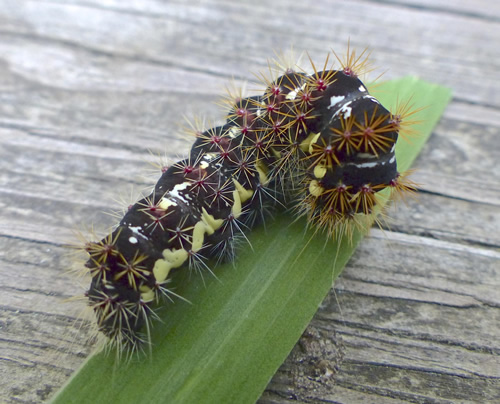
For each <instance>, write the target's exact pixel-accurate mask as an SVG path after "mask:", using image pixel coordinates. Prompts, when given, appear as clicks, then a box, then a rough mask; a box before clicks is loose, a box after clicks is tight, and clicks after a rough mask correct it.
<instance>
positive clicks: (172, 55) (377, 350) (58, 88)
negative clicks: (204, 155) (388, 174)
mask: <svg viewBox="0 0 500 404" xmlns="http://www.w3.org/2000/svg"><path fill="white" fill-rule="evenodd" d="M290 3H292V4H290ZM499 15H500V4H497V2H487V3H486V2H485V1H481V2H477V1H472V0H461V1H459V2H453V3H452V2H445V1H436V2H430V1H428V0H418V1H408V0H394V1H376V0H373V1H368V0H366V1H350V2H343V1H328V0H319V1H315V2H314V3H310V2H286V1H284V0H280V1H275V2H272V3H270V2H267V1H252V2H229V1H215V0H211V1H204V2H184V1H169V2H162V1H156V0H146V1H141V2H134V1H120V0H104V1H102V0H100V1H97V0H90V1H85V2H83V1H78V0H72V1H65V2H61V1H55V0H52V1H49V0H42V1H30V0H0V208H1V210H0V266H1V276H0V294H1V296H2V298H1V300H0V325H1V327H0V359H2V360H0V374H1V375H2V378H1V380H0V397H4V401H5V402H8V403H11V402H12V403H13V402H26V403H28V402H30V403H36V402H41V401H43V400H45V399H47V398H48V397H49V396H50V395H51V394H52V393H53V392H54V391H55V390H56V389H57V388H58V387H59V386H60V385H61V384H62V383H63V382H64V381H65V380H66V379H67V377H69V375H70V373H71V372H72V371H73V370H74V369H75V368H76V367H77V366H78V365H79V364H80V363H82V362H83V360H84V359H85V357H86V356H87V355H88V354H89V352H90V350H91V346H88V345H86V344H85V341H86V339H87V338H88V337H89V335H88V333H87V331H86V330H85V329H80V328H79V327H78V326H76V325H74V319H75V318H76V317H77V316H78V314H79V313H80V311H81V310H82V308H83V307H84V302H83V301H72V302H69V303H63V302H65V301H66V300H67V299H68V298H70V297H71V296H75V295H81V294H82V292H83V291H84V290H85V285H86V284H87V282H86V280H85V279H81V280H80V281H77V280H75V278H74V277H71V276H68V275H65V274H64V271H65V270H66V269H68V268H70V267H72V266H73V261H74V258H72V257H71V256H68V254H67V250H66V249H65V248H64V247H63V245H64V244H66V243H68V242H71V240H75V237H74V236H73V235H72V231H73V230H74V229H75V228H76V229H77V228H81V227H82V226H83V225H84V224H89V223H91V222H94V223H98V228H99V229H98V230H101V231H103V230H104V229H105V228H106V227H108V226H111V225H112V224H113V223H114V222H115V219H114V218H112V217H111V216H108V215H106V214H104V213H103V212H104V211H109V210H116V209H119V208H120V206H123V205H126V203H117V202H116V201H115V200H114V199H116V198H117V195H123V198H124V199H125V200H128V202H130V201H133V200H134V197H133V196H132V197H131V196H130V187H134V188H135V189H136V191H140V190H141V189H143V187H144V186H146V184H147V183H148V181H147V180H145V179H144V176H143V174H144V173H145V169H144V166H145V165H146V164H145V163H144V161H146V160H151V156H150V153H149V149H151V150H153V151H154V152H155V153H161V154H166V155H167V157H169V158H170V159H173V160H174V161H175V160H176V159H177V158H178V157H180V156H182V155H183V154H184V153H185V152H186V151H187V150H188V148H189V140H186V139H185V138H182V136H180V135H179V134H180V132H182V131H181V130H180V129H179V126H180V125H182V124H183V122H184V119H183V118H182V117H183V115H187V116H188V117H193V116H202V117H203V116H206V117H210V118H211V119H212V120H213V119H217V118H221V117H222V114H223V112H222V111H221V108H220V107H218V106H217V105H215V104H214V101H215V100H216V99H217V97H218V96H219V95H220V94H221V93H223V91H224V87H225V85H226V84H227V83H228V82H229V81H230V79H231V77H234V78H236V80H237V82H241V80H249V81H250V83H249V84H248V87H249V88H250V89H252V88H253V89H258V88H261V87H262V84H259V83H256V79H255V77H254V76H252V75H251V73H250V72H256V71H259V70H265V69H266V68H267V62H266V58H268V57H272V56H273V49H289V48H290V45H292V44H293V45H294V48H295V49H297V50H298V51H302V50H304V49H305V50H308V51H309V52H310V54H311V57H313V59H315V60H318V61H322V60H323V58H324V55H325V54H326V52H327V51H328V50H329V49H330V48H331V47H333V48H334V49H335V50H336V51H340V52H342V51H343V49H345V45H346V42H347V39H348V38H349V37H350V40H351V45H352V46H354V47H355V48H357V49H363V48H364V47H365V46H367V45H370V46H371V49H372V51H373V54H374V56H375V59H376V63H375V64H376V65H378V66H380V67H381V70H384V69H386V68H387V69H389V71H388V72H387V73H386V75H385V77H387V78H393V77H398V76H401V75H405V74H417V75H419V76H421V77H423V78H425V79H427V80H429V81H434V82H438V83H441V84H445V85H448V86H450V87H452V88H453V90H454V94H455V98H454V101H453V103H452V104H451V105H450V108H449V109H448V110H447V112H446V114H445V117H444V119H443V120H442V122H441V123H440V125H439V126H438V128H437V129H436V131H435V133H434V134H433V137H432V138H431V140H430V142H429V144H428V145H427V147H426V149H425V150H424V152H423V154H422V155H421V157H420V158H419V159H418V161H417V167H418V171H417V173H416V174H415V180H416V181H418V182H420V183H422V191H423V192H422V193H421V194H420V196H419V198H418V200H409V201H408V203H407V206H405V205H403V204H400V206H399V207H398V209H396V210H390V211H389V215H390V217H391V218H392V219H391V221H390V222H389V223H388V224H387V227H386V229H385V231H384V232H383V233H382V232H381V231H380V230H373V231H372V233H371V235H370V237H369V238H367V239H366V240H365V241H364V243H363V244H362V246H361V247H360V249H359V251H358V252H357V254H356V256H355V257H354V258H353V260H352V261H351V263H350V264H349V266H348V268H346V271H345V272H344V274H343V276H342V278H341V279H340V280H339V282H338V283H337V284H336V285H335V289H333V290H332V293H331V295H330V296H329V297H328V298H327V299H326V300H325V302H324V304H323V305H322V307H321V308H320V311H319V312H318V314H317V316H316V318H315V319H314V321H313V322H312V323H311V326H310V328H309V330H308V334H307V335H305V337H304V338H303V339H302V340H301V341H300V343H299V344H298V345H297V347H296V348H295V349H294V351H293V352H292V354H291V356H290V357H289V359H288V360H287V362H285V364H284V365H283V367H282V368H281V369H280V370H279V372H278V373H277V375H276V376H275V378H274V379H273V380H272V382H271V384H270V385H269V387H268V390H267V391H266V393H265V394H264V395H263V397H262V399H261V402H288V401H292V400H295V401H299V402H301V401H302V402H304V401H332V402H346V403H347V402H348V403H357V402H374V403H390V402H395V403H396V402H436V403H441V402H497V401H500V359H499V358H500V345H499V341H500V327H499V324H500V321H499V320H500V314H499V313H500V310H499V307H500V301H499V294H498V290H499V286H500V285H499V284H500V265H499V262H500V260H499V258H500V257H499V253H498V251H499V246H500V239H499V234H500V232H499V229H500V208H499V205H500V187H499V184H500V171H499V169H498V161H499V160H500V142H499V141H498V136H497V134H498V133H499V131H500V114H499V112H498V107H499V106H500V95H499V94H500V76H499V73H498V71H499V65H500V55H499V53H498V51H497V49H496V48H497V42H498V33H499V32H500V21H499V18H498V16H499ZM372 77H373V75H372ZM149 183H150V182H149ZM0 401H1V400H0Z"/></svg>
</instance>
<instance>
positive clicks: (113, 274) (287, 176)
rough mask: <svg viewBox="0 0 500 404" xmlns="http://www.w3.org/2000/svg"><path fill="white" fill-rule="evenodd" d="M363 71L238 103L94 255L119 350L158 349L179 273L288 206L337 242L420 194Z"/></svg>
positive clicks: (280, 87) (305, 79)
mask: <svg viewBox="0 0 500 404" xmlns="http://www.w3.org/2000/svg"><path fill="white" fill-rule="evenodd" d="M354 67H355V66H349V65H346V66H343V67H342V68H341V69H340V70H324V71H319V72H318V71H316V69H315V72H314V74H311V75H308V74H306V73H304V72H302V71H295V70H293V69H287V70H286V71H285V72H283V74H282V75H281V76H279V77H277V78H276V79H274V80H272V81H270V82H268V83H267V88H266V90H265V91H264V93H263V94H262V95H260V96H254V97H248V98H241V99H239V98H237V99H234V100H233V101H232V104H231V109H230V111H229V112H228V114H227V120H226V123H225V124H223V125H221V126H218V127H215V128H211V129H208V130H206V131H205V132H203V133H198V134H197V138H196V141H195V143H194V145H193V146H192V149H191V152H190V154H189V157H188V158H187V159H185V160H182V161H179V162H178V163H176V164H174V165H172V166H171V167H170V168H169V169H168V170H167V171H165V172H164V173H163V175H162V176H161V178H160V179H159V181H158V183H157V184H156V186H155V188H154V190H153V192H152V193H151V194H150V195H149V196H147V197H145V198H143V199H142V200H140V201H138V202H137V203H136V204H134V205H133V206H131V207H130V208H129V210H128V212H127V213H126V214H125V216H124V217H123V219H122V220H121V221H120V223H119V225H118V226H117V227H116V228H115V230H114V231H113V232H112V233H111V234H110V235H108V236H107V237H105V238H104V239H102V240H101V241H99V242H89V243H87V244H86V246H85V249H86V251H87V253H88V255H89V259H88V261H87V264H86V266H87V267H88V268H89V270H90V273H91V276H92V281H91V285H90V288H89V290H88V292H87V296H88V299H89V304H90V306H91V307H92V308H93V311H94V313H95V316H96V318H97V324H98V328H99V330H100V331H101V332H102V333H104V334H105V335H106V336H107V337H109V339H110V340H111V342H112V343H115V344H117V345H120V346H121V347H126V348H130V349H132V350H136V349H137V348H138V347H139V346H140V345H141V343H142V342H143V341H144V340H146V341H147V338H145V337H144V335H145V334H144V330H145V329H146V330H147V328H148V327H149V325H150V322H151V320H152V318H154V317H155V313H154V311H153V310H152V305H153V304H154V303H155V302H159V301H161V300H162V298H164V297H166V298H170V296H171V292H170V291H169V289H168V288H167V284H168V282H169V280H170V278H171V275H172V273H173V272H174V271H177V270H179V269H181V268H185V267H188V268H190V269H195V270H197V271H202V270H203V269H207V270H209V269H208V266H207V263H206V262H207V260H208V259H215V260H217V261H221V260H232V259H233V258H234V255H235V246H236V245H237V244H238V241H239V240H241V239H242V238H245V233H246V232H248V230H249V229H250V228H252V227H253V226H254V225H255V224H256V223H258V222H259V221H261V220H262V218H263V217H264V216H265V214H266V211H267V210H268V209H269V208H270V207H272V206H274V205H276V203H277V202H278V203H279V204H283V205H285V206H286V207H288V208H292V209H294V210H295V211H296V213H297V215H305V216H306V217H307V218H308V223H309V224H310V225H312V226H315V227H316V228H317V229H320V230H324V231H325V232H326V233H327V234H328V236H334V237H335V236H336V235H338V233H339V232H341V231H343V230H342V229H344V228H345V226H346V225H349V224H350V223H354V222H355V220H356V219H355V218H356V217H357V215H369V214H371V213H372V211H373V209H374V207H375V206H376V204H377V192H378V191H380V190H382V189H384V188H386V187H392V189H395V190H398V191H400V190H406V189H408V188H411V185H409V183H408V182H405V179H404V176H400V174H399V173H398V171H397V163H396V156H395V143H396V140H397V139H398V132H399V130H400V127H401V123H402V122H401V121H402V117H401V116H399V115H394V114H392V113H391V112H389V111H388V110H387V109H386V108H384V107H383V106H382V105H381V104H380V102H379V101H377V99H375V98H374V97H373V96H371V95H370V94H369V93H368V90H367V88H366V87H365V85H364V84H363V83H362V82H361V80H360V79H359V78H358V76H357V74H355V72H354V70H355V69H354ZM209 271H210V270H209Z"/></svg>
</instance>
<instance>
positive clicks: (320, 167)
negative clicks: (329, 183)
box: [314, 163, 326, 178]
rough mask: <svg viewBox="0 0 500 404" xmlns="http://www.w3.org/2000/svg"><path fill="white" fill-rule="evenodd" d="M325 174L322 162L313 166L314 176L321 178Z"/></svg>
mask: <svg viewBox="0 0 500 404" xmlns="http://www.w3.org/2000/svg"><path fill="white" fill-rule="evenodd" d="M325 174H326V167H325V166H324V165H323V164H321V163H320V164H318V165H317V166H316V167H314V176H315V177H316V178H323V177H324V176H325Z"/></svg>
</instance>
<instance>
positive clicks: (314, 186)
mask: <svg viewBox="0 0 500 404" xmlns="http://www.w3.org/2000/svg"><path fill="white" fill-rule="evenodd" d="M324 190H325V188H323V187H322V186H321V185H319V182H318V181H316V180H312V181H311V182H310V183H309V193H310V194H311V195H314V196H321V194H323V191H324Z"/></svg>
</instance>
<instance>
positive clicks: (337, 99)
mask: <svg viewBox="0 0 500 404" xmlns="http://www.w3.org/2000/svg"><path fill="white" fill-rule="evenodd" d="M344 98H345V95H333V96H332V97H330V105H329V106H328V109H330V108H333V107H334V106H335V105H337V104H338V103H339V102H340V101H342V100H343V99H344Z"/></svg>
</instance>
